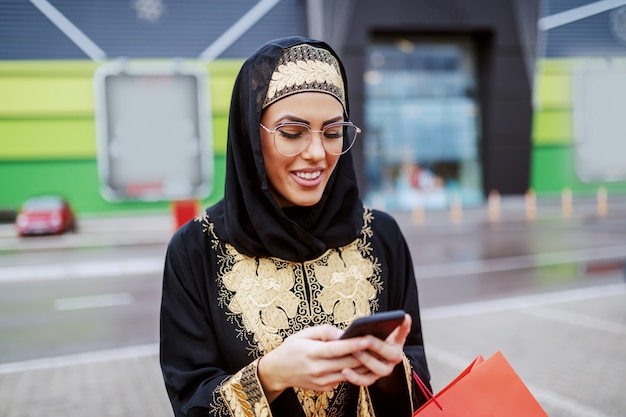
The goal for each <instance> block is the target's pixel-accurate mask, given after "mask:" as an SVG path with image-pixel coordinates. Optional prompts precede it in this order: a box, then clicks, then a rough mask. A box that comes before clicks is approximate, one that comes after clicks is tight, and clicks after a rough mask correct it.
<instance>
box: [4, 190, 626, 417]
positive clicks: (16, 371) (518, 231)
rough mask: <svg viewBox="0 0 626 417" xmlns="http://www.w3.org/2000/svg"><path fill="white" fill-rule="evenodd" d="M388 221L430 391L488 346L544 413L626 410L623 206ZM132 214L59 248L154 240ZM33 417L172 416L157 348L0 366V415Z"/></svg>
mask: <svg viewBox="0 0 626 417" xmlns="http://www.w3.org/2000/svg"><path fill="white" fill-rule="evenodd" d="M393 214H394V215H395V217H396V219H397V220H398V222H399V223H400V225H401V227H402V229H403V231H404V233H405V235H406V237H407V241H408V242H409V245H410V247H411V252H412V254H413V257H414V264H415V270H416V276H417V278H418V285H419V289H420V300H421V303H422V315H423V327H424V337H425V345H426V353H427V358H428V361H429V365H430V369H431V374H432V382H433V387H434V389H435V391H438V390H440V389H441V388H443V387H444V386H445V385H446V384H447V383H448V382H449V381H450V380H452V379H453V378H454V377H455V376H456V375H457V374H458V373H459V372H460V371H461V370H463V369H464V368H465V366H467V364H469V363H470V362H471V361H472V360H473V359H474V357H476V356H477V355H483V356H484V357H488V356H490V355H491V354H493V353H494V352H496V351H501V352H502V353H503V354H504V356H505V357H506V358H507V359H508V360H509V362H510V363H511V365H512V366H513V368H514V369H515V370H516V371H517V372H518V374H519V375H520V376H521V378H522V379H523V380H524V382H525V383H526V384H527V386H528V388H529V389H530V391H531V392H532V393H533V394H534V395H535V397H536V398H537V400H538V401H539V402H540V404H541V405H542V406H543V407H544V409H545V410H546V412H547V414H548V415H549V416H550V417H565V416H573V417H577V416H581V417H582V416H585V417H593V416H596V417H623V416H625V415H626V396H624V395H623V393H624V391H625V390H626V354H625V352H626V284H625V280H624V260H625V259H626V204H624V203H623V202H619V201H618V202H617V203H616V204H615V205H612V206H609V212H608V213H607V214H605V215H604V214H603V215H600V214H598V212H597V207H596V205H595V202H594V201H593V200H588V201H586V202H583V203H582V204H581V205H579V206H575V207H574V209H573V211H572V212H571V213H569V212H568V213H567V214H566V215H565V216H564V214H563V209H562V207H561V206H560V205H559V203H558V201H552V202H546V203H544V204H543V205H540V206H539V207H537V210H536V212H535V215H534V218H533V217H531V218H529V217H528V211H527V207H526V206H525V205H524V202H523V200H521V199H512V200H507V201H504V202H503V204H502V206H501V207H500V213H499V219H497V220H496V219H495V218H494V216H493V212H488V210H487V209H486V208H480V209H471V210H469V209H468V210H465V211H463V212H462V213H459V212H436V213H426V214H424V213H393ZM136 220H137V219H131V221H127V219H114V218H110V219H95V218H94V219H85V220H84V222H83V224H84V229H83V232H84V233H79V234H78V235H76V236H73V237H72V236H68V238H69V239H67V241H66V244H67V245H68V247H69V246H72V245H81V244H82V245H85V244H90V245H97V244H99V243H98V242H103V241H104V242H108V243H106V244H112V245H115V244H127V245H130V244H132V241H131V240H130V237H128V235H132V236H134V238H135V239H137V240H141V241H142V242H143V244H145V243H146V242H148V241H150V240H152V241H153V242H154V244H158V245H162V244H163V243H164V242H165V241H167V239H168V237H169V234H170V233H171V229H170V224H169V223H168V218H167V217H162V218H159V217H158V216H150V217H148V218H146V221H144V222H138V221H136ZM133 227H135V228H137V230H134V231H133V230H132V228H133ZM90 230H101V231H102V234H101V235H98V234H97V233H95V237H94V233H87V232H89V231H90ZM106 230H108V231H116V230H118V231H125V232H129V231H133V233H127V236H126V237H124V238H120V237H119V236H118V237H115V236H116V235H119V233H106V232H105V231H106ZM3 231H4V232H5V233H6V229H2V228H0V236H1V235H2V233H3ZM88 236H90V237H89V239H93V240H92V241H89V242H87V241H86V239H88ZM3 242H9V240H5V241H3ZM11 242H12V241H11ZM33 242H34V241H33ZM115 242H117V243H115ZM14 244H16V243H5V245H4V247H0V249H3V248H4V249H5V250H6V251H9V250H11V251H12V250H16V248H13V249H11V248H7V246H8V245H14ZM19 244H20V245H22V243H19ZM30 244H34V243H30ZM38 245H43V244H41V243H39V244H38ZM0 246H1V244H0ZM36 250H45V248H42V247H39V248H37V249H36ZM0 275H1V274H0ZM41 415H45V416H64V417H73V416H76V417H78V416H85V415H90V416H102V417H105V416H106V417H111V416H137V415H150V416H155V417H158V416H171V415H172V413H171V410H170V407H169V402H168V400H167V397H166V394H165V390H164V387H163V382H162V379H161V375H160V369H159V366H158V353H157V345H156V340H155V343H149V344H145V345H139V346H129V347H126V348H119V349H112V350H105V351H95V352H85V353H82V354H75V355H67V356H55V357H50V358H42V359H35V360H28V361H21V362H8V363H0V416H1V417H26V416H41Z"/></svg>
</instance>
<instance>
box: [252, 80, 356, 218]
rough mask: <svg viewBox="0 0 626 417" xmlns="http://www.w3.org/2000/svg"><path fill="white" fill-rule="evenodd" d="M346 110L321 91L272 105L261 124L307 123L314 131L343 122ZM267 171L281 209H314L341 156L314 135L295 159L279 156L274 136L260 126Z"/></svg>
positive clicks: (270, 125)
mask: <svg viewBox="0 0 626 417" xmlns="http://www.w3.org/2000/svg"><path fill="white" fill-rule="evenodd" d="M343 120H344V119H343V107H342V105H341V103H339V101H338V100H337V99H336V98H334V97H333V96H331V95H329V94H326V93H319V92H305V93H297V94H294V95H291V96H287V97H285V98H282V99H280V100H278V101H277V102H275V103H273V104H271V105H270V106H268V107H267V108H266V109H265V110H264V112H263V114H262V116H261V123H262V124H263V125H264V126H265V127H267V128H268V129H269V130H272V131H273V130H274V129H275V128H276V126H277V125H278V124H279V123H284V122H300V123H306V124H307V125H309V126H310V127H311V129H312V130H322V129H323V128H324V127H325V126H326V125H328V124H330V123H334V122H341V121H343ZM259 130H260V134H261V149H262V151H263V160H264V162H265V172H266V175H267V178H268V180H269V183H270V190H271V192H272V195H273V196H274V198H275V199H276V201H277V202H278V204H279V205H280V206H281V207H288V206H312V205H314V204H316V203H318V202H319V201H320V199H321V198H322V193H323V192H324V189H325V188H326V184H328V179H329V178H330V175H331V174H332V172H333V170H334V169H335V167H336V166H337V161H338V160H339V156H338V155H332V154H330V153H328V152H326V151H325V150H324V146H323V145H322V138H321V133H319V132H314V133H313V135H312V138H311V141H310V142H309V143H308V145H307V146H306V148H304V150H303V151H302V152H301V153H299V154H297V155H294V156H284V155H282V154H281V153H279V152H278V151H277V150H276V148H275V146H274V142H273V138H272V134H271V133H269V132H267V131H266V130H265V129H263V128H262V127H260V126H259Z"/></svg>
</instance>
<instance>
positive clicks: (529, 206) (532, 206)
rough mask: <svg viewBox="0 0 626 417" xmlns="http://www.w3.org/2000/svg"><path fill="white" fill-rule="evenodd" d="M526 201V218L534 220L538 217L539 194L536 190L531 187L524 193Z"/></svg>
mask: <svg viewBox="0 0 626 417" xmlns="http://www.w3.org/2000/svg"><path fill="white" fill-rule="evenodd" d="M524 201H525V203H526V207H525V209H526V210H525V211H526V220H534V219H535V218H536V217H537V195H536V194H535V191H533V190H532V189H531V188H529V189H528V191H526V194H525V195H524Z"/></svg>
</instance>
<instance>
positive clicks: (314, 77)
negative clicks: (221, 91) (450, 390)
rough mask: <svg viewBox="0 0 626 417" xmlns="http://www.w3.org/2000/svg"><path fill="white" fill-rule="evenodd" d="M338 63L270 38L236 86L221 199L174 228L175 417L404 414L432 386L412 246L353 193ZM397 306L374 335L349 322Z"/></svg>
mask: <svg viewBox="0 0 626 417" xmlns="http://www.w3.org/2000/svg"><path fill="white" fill-rule="evenodd" d="M347 97H348V94H347V80H346V77H345V71H344V69H343V66H342V64H341V62H340V61H339V58H338V57H337V55H336V53H335V52H334V51H333V50H332V49H331V48H330V46H329V45H327V44H325V43H324V42H320V41H315V40H311V39H304V38H299V37H291V38H283V39H277V40H275V41H272V42H269V43H268V44H266V45H264V46H262V47H261V48H260V49H259V50H257V51H256V52H255V53H254V54H253V55H252V56H251V57H250V58H249V59H248V60H247V61H246V62H245V63H244V65H243V67H242V68H241V71H240V73H239V76H238V78H237V80H236V82H235V88H234V90H233V95H232V102H231V108H230V119H229V129H228V142H227V161H226V184H225V190H224V198H223V199H222V200H221V201H219V202H218V203H217V204H215V205H213V206H211V207H209V208H208V209H207V210H206V211H205V213H204V214H203V215H202V216H199V217H198V218H196V219H194V220H192V221H190V222H188V223H186V224H185V225H183V226H182V227H181V228H180V229H178V231H177V232H176V233H175V234H174V236H173V237H172V239H171V241H170V244H169V247H168V251H167V256H166V261H165V271H164V276H163V297H162V304H161V342H160V347H161V355H160V358H161V367H162V370H163V376H164V379H165V385H166V388H167V391H168V395H169V398H170V401H171V403H172V407H173V410H174V414H175V415H176V416H194V415H207V414H211V415H214V416H231V415H255V416H299V417H304V416H318V415H323V414H322V413H323V412H325V413H326V415H328V416H339V415H341V416H345V417H352V416H366V415H368V416H374V415H410V413H411V412H412V411H413V410H414V409H416V407H418V406H419V404H421V403H423V402H424V401H425V399H424V398H423V397H422V396H421V395H420V394H418V392H419V390H418V389H417V387H416V386H414V385H413V384H414V383H413V382H412V379H411V377H410V376H411V373H412V371H413V370H414V371H415V372H417V373H418V374H419V375H420V377H421V378H422V379H423V380H424V381H428V380H429V379H430V378H429V374H428V367H427V364H426V358H425V355H424V347H423V341H422V332H421V324H420V311H419V304H418V294H417V287H416V280H415V276H414V275H413V269H412V261H411V255H410V253H409V250H408V247H407V244H406V241H405V239H404V237H403V235H402V233H401V231H400V229H399V227H398V225H397V224H396V222H395V220H393V219H392V218H391V217H390V216H389V215H388V214H386V213H383V212H380V211H376V210H372V209H370V208H368V207H366V206H364V205H363V203H362V202H361V200H360V198H359V190H358V188H357V181H356V175H355V172H354V168H353V161H352V154H351V152H350V149H351V148H352V145H353V144H354V142H355V140H357V135H358V133H359V132H360V129H359V128H358V127H356V126H355V125H354V124H353V123H352V122H350V120H349V118H348V116H349V103H348V100H347ZM390 310H404V311H406V312H407V314H405V315H404V316H403V317H402V320H401V324H399V325H398V326H397V327H395V328H394V329H393V331H392V333H391V334H390V335H389V336H388V337H387V338H386V339H385V340H381V339H379V338H376V337H374V336H373V335H366V336H361V337H354V338H350V339H341V335H342V333H343V330H344V329H346V328H347V327H348V326H349V325H350V324H351V323H352V322H353V321H354V320H356V319H357V318H359V317H363V316H370V315H372V314H374V313H376V312H382V311H390Z"/></svg>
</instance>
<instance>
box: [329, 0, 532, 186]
mask: <svg viewBox="0 0 626 417" xmlns="http://www.w3.org/2000/svg"><path fill="white" fill-rule="evenodd" d="M354 5H355V7H354V9H353V13H352V14H351V16H350V17H349V18H348V21H347V25H348V27H349V30H348V31H347V33H348V35H347V36H346V37H345V39H344V40H343V41H342V42H340V45H338V47H339V53H340V55H341V56H342V58H343V59H344V61H345V64H346V70H347V72H348V78H349V81H350V85H349V89H350V92H349V94H350V102H351V106H352V108H351V119H352V120H354V121H355V123H357V124H364V123H363V119H364V100H365V96H364V83H363V73H364V69H365V59H366V55H365V54H366V49H367V46H368V44H369V43H370V42H371V40H372V39H374V38H375V37H376V36H377V35H378V34H387V35H388V34H393V33H396V34H398V35H413V36H420V35H437V34H439V35H454V34H463V35H467V36H469V37H471V38H472V39H473V40H474V41H475V47H476V51H477V60H478V72H479V82H480V86H479V88H480V93H479V94H480V102H481V108H482V149H481V154H482V162H483V181H484V190H485V192H489V191H490V190H494V189H495V190H498V191H499V192H500V193H502V194H523V193H525V192H526V190H527V189H528V185H529V169H530V154H531V126H532V86H533V80H532V74H533V72H534V68H533V64H532V63H533V62H534V58H535V49H536V33H535V32H536V30H535V28H536V22H537V18H538V15H539V14H538V13H539V0H523V1H519V0H473V1H472V2H467V1H463V0H438V1H436V2H435V1H430V0H387V1H384V2H381V1H378V0H361V1H358V2H355V3H354ZM366 140H367V132H364V135H363V141H366ZM357 150H358V152H357V153H358V157H357V162H356V163H357V172H359V173H363V172H364V170H363V143H362V142H361V143H359V145H358V147H357ZM360 181H361V182H363V181H364V180H363V178H360Z"/></svg>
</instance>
